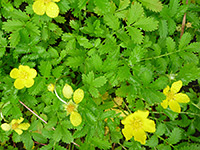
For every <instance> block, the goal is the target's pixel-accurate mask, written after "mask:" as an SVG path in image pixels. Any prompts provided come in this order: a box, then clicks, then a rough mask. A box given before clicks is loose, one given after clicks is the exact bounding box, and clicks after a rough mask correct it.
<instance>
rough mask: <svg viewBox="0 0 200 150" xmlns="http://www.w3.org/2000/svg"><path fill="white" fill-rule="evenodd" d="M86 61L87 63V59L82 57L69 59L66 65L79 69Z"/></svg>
mask: <svg viewBox="0 0 200 150" xmlns="http://www.w3.org/2000/svg"><path fill="white" fill-rule="evenodd" d="M84 61H85V58H84V57H82V56H76V57H68V58H67V61H66V62H65V64H66V65H67V66H70V67H78V66H80V65H81V64H83V63H84Z"/></svg>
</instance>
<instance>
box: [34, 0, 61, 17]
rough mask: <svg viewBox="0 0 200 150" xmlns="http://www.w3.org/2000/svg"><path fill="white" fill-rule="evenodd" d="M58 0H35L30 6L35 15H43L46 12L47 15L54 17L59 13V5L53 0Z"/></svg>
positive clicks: (56, 0) (57, 0)
mask: <svg viewBox="0 0 200 150" xmlns="http://www.w3.org/2000/svg"><path fill="white" fill-rule="evenodd" d="M59 1H60V0H36V1H35V2H34V3H33V6H32V8H33V11H34V12H35V13H36V14H37V15H44V14H45V12H46V14H47V16H49V17H51V18H55V17H57V16H58V14H59V7H58V5H57V4H56V3H55V2H59Z"/></svg>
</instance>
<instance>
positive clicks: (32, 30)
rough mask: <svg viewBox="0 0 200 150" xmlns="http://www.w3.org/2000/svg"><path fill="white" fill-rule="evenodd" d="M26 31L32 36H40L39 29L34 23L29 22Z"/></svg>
mask: <svg viewBox="0 0 200 150" xmlns="http://www.w3.org/2000/svg"><path fill="white" fill-rule="evenodd" d="M26 29H27V31H28V32H29V34H31V35H40V30H39V27H38V26H37V25H36V24H34V23H33V22H30V21H29V22H27V23H26Z"/></svg>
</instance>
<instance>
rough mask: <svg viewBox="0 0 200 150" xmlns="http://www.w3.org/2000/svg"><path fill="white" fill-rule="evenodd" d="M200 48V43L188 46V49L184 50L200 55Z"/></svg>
mask: <svg viewBox="0 0 200 150" xmlns="http://www.w3.org/2000/svg"><path fill="white" fill-rule="evenodd" d="M199 47H200V42H194V43H191V44H190V45H188V46H187V47H186V48H184V50H186V51H189V52H196V53H199V52H200V48H199Z"/></svg>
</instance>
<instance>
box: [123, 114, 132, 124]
mask: <svg viewBox="0 0 200 150" xmlns="http://www.w3.org/2000/svg"><path fill="white" fill-rule="evenodd" d="M133 117H134V114H129V115H128V116H127V117H126V118H124V119H123V120H122V121H121V123H122V124H124V125H125V124H130V123H131V122H132V120H133Z"/></svg>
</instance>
